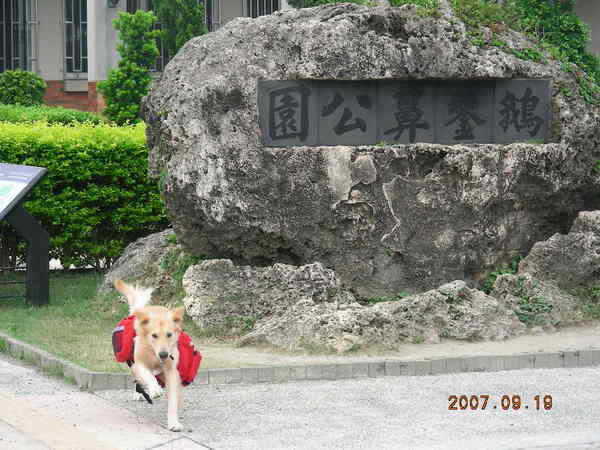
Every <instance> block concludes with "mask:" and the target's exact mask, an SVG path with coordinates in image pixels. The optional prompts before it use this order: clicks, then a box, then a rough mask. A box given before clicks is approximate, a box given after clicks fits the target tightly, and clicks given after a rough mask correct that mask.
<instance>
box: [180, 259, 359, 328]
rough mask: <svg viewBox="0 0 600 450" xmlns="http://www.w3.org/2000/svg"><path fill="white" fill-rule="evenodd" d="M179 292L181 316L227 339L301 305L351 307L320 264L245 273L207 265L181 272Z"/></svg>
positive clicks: (222, 263) (219, 262)
mask: <svg viewBox="0 0 600 450" xmlns="http://www.w3.org/2000/svg"><path fill="white" fill-rule="evenodd" d="M183 288H184V290H185V293H186V296H185V298H184V299H183V302H184V304H185V307H186V312H187V314H188V315H189V316H190V317H191V318H192V319H193V320H194V321H195V322H196V323H197V324H198V325H199V326H200V327H202V328H208V329H212V330H218V331H219V332H223V333H231V334H236V333H237V334H240V333H242V332H247V331H249V330H251V329H252V328H253V326H254V323H255V322H256V321H257V320H259V319H261V318H264V317H268V316H272V315H280V314H283V313H284V312H286V311H288V310H289V308H290V307H292V306H293V305H295V304H296V303H298V302H300V301H302V300H306V301H311V302H315V303H316V304H333V305H338V304H351V303H354V302H355V299H354V296H353V295H352V294H351V293H350V292H348V291H347V290H344V289H342V287H341V284H340V281H339V280H338V278H337V277H336V276H335V273H333V271H332V270H329V269H326V268H325V267H323V265H322V264H320V263H313V264H307V265H304V266H300V267H296V266H290V265H287V264H275V265H273V266H269V267H250V266H235V265H234V264H233V262H232V261H231V260H228V259H211V260H207V261H204V262H202V263H200V264H197V265H195V266H192V267H190V268H189V269H188V270H187V271H186V273H185V275H184V277H183Z"/></svg>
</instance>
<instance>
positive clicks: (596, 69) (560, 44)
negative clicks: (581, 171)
mask: <svg viewBox="0 0 600 450" xmlns="http://www.w3.org/2000/svg"><path fill="white" fill-rule="evenodd" d="M450 4H451V5H452V7H453V9H454V12H455V13H456V15H457V16H458V17H459V18H460V19H461V20H462V21H463V22H465V24H466V25H467V27H468V28H469V34H470V35H471V37H472V39H471V41H472V43H473V44H474V45H494V46H496V47H499V48H501V49H502V50H503V51H505V52H507V53H512V54H514V55H515V56H517V57H519V58H521V59H526V60H531V61H536V62H544V58H543V53H544V52H547V53H549V54H550V55H551V57H552V58H554V59H557V60H559V61H561V62H563V63H565V64H564V67H565V70H569V71H571V72H573V73H574V75H575V77H576V79H577V82H578V83H579V93H580V95H581V96H582V97H583V99H584V100H585V101H586V102H588V103H590V104H597V105H600V62H599V60H598V58H597V57H596V56H594V55H593V54H591V53H589V52H588V51H587V44H588V42H589V40H590V31H589V27H588V26H587V25H586V24H585V23H584V22H583V21H582V20H581V19H580V18H579V17H577V15H576V14H575V13H574V7H575V0H553V1H548V0H507V1H506V2H505V4H504V5H499V4H497V3H494V2H491V1H489V0H450ZM480 27H489V28H490V29H491V30H492V31H493V32H497V31H499V30H502V29H506V28H512V29H514V30H517V31H520V32H524V33H526V34H528V35H529V36H530V37H532V38H534V39H535V40H537V41H538V44H536V46H537V47H538V48H526V49H512V48H510V47H509V46H508V44H507V43H505V42H502V41H501V40H499V39H497V38H495V37H492V39H491V40H487V41H486V40H485V39H483V35H482V33H481V32H480V31H479V28H480ZM572 64H575V66H576V67H577V68H579V70H574V69H573V68H572Z"/></svg>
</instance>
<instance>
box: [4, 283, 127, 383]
mask: <svg viewBox="0 0 600 450" xmlns="http://www.w3.org/2000/svg"><path fill="white" fill-rule="evenodd" d="M19 276H22V275H14V274H12V275H10V278H12V279H14V278H16V277H19ZM2 279H3V280H6V279H7V276H6V275H3V276H2ZM100 281H101V275H100V274H99V273H97V272H75V273H66V272H61V273H52V274H51V275H50V303H49V304H48V305H46V306H42V307H33V306H30V305H28V304H27V303H26V301H25V299H23V298H10V299H0V316H1V317H2V321H0V330H2V331H3V332H5V333H7V334H9V335H10V336H12V337H15V338H17V339H19V340H21V341H23V342H27V343H29V344H32V345H35V346H36V347H39V348H41V349H43V350H46V351H48V352H50V353H52V354H54V355H56V356H59V357H61V358H64V359H67V360H69V361H72V362H74V363H76V364H79V365H82V366H83V367H87V368H88V369H92V370H101V371H109V372H121V371H125V368H123V367H122V365H119V364H117V363H116V362H114V357H113V353H112V348H111V332H112V329H113V328H114V326H115V325H116V323H117V322H118V321H119V320H120V319H121V318H123V317H125V316H126V315H127V306H126V305H125V304H124V303H120V302H118V301H117V300H116V294H115V295H113V296H107V297H103V298H100V297H96V289H97V287H98V285H99V283H100ZM22 291H23V287H22V286H18V287H17V286H14V285H3V286H2V287H1V288H0V295H19V294H20V293H22Z"/></svg>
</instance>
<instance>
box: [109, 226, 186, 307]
mask: <svg viewBox="0 0 600 450" xmlns="http://www.w3.org/2000/svg"><path fill="white" fill-rule="evenodd" d="M195 261H196V259H195V258H191V257H190V255H188V254H187V253H186V251H185V250H184V249H183V247H182V246H181V244H179V243H178V242H177V239H176V237H175V234H174V233H173V230H172V229H167V230H164V231H161V232H160V233H154V234H151V235H149V236H146V237H143V238H140V239H138V240H137V241H135V242H132V243H131V244H129V245H128V246H127V247H126V248H125V251H124V252H123V254H122V255H121V256H120V257H119V259H117V261H115V263H114V264H113V265H112V266H111V268H110V270H109V271H108V272H107V273H106V274H105V275H104V280H103V282H102V284H101V285H100V287H99V289H98V291H99V292H100V293H107V292H110V291H111V290H112V289H113V281H114V280H115V279H117V278H120V279H122V280H126V281H128V282H130V283H134V284H138V285H140V286H144V287H148V288H154V290H153V291H152V300H153V302H154V303H155V304H158V303H165V304H166V303H171V302H173V301H174V300H176V296H177V295H179V290H180V289H181V287H180V286H179V282H180V281H181V280H180V279H179V280H178V279H177V278H178V274H177V271H178V270H179V271H184V270H185V268H187V266H189V265H190V264H191V263H192V262H195ZM181 276H183V273H181V274H180V275H179V278H180V277H181Z"/></svg>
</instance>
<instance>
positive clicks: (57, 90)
mask: <svg viewBox="0 0 600 450" xmlns="http://www.w3.org/2000/svg"><path fill="white" fill-rule="evenodd" d="M46 83H47V84H48V89H47V90H46V95H45V96H44V103H45V104H47V105H50V106H62V107H64V108H72V109H79V110H81V111H91V112H98V108H99V107H100V110H102V109H103V108H102V106H103V101H102V98H101V95H100V94H98V92H97V91H96V82H91V83H88V90H87V92H65V90H64V85H65V83H64V81H62V80H59V81H46Z"/></svg>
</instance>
